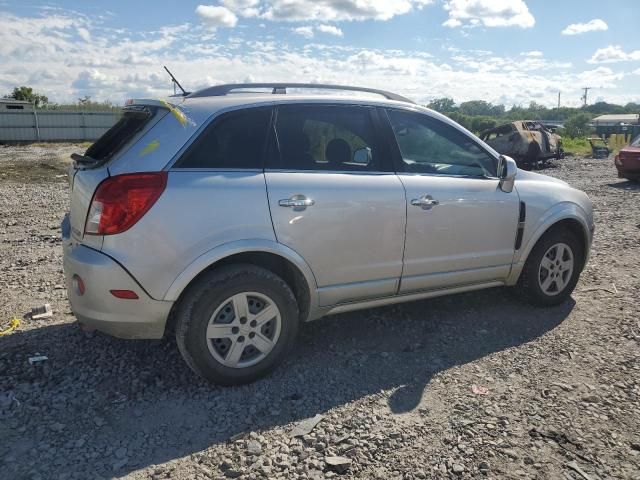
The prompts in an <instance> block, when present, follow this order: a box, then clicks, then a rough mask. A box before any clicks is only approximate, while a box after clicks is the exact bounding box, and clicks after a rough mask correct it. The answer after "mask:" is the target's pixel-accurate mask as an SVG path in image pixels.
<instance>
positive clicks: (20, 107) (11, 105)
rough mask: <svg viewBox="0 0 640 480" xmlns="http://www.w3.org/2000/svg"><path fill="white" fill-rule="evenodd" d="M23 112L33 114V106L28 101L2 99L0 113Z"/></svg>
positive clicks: (0, 100) (0, 99)
mask: <svg viewBox="0 0 640 480" xmlns="http://www.w3.org/2000/svg"><path fill="white" fill-rule="evenodd" d="M4 110H9V111H22V112H32V111H33V104H32V103H31V102H27V101H26V100H16V99H15V98H0V111H4Z"/></svg>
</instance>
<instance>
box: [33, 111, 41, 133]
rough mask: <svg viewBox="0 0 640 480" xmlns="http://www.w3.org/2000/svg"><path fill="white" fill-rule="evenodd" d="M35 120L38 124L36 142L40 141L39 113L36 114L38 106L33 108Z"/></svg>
mask: <svg viewBox="0 0 640 480" xmlns="http://www.w3.org/2000/svg"><path fill="white" fill-rule="evenodd" d="M33 118H34V120H35V123H36V140H37V141H38V142H39V141H40V127H39V126H38V112H36V106H35V105H34V106H33Z"/></svg>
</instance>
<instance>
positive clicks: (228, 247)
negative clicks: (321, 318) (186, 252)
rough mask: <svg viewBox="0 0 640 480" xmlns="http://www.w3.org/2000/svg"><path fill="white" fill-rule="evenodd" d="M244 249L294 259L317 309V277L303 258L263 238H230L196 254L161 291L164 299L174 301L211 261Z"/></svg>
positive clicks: (313, 310)
mask: <svg viewBox="0 0 640 480" xmlns="http://www.w3.org/2000/svg"><path fill="white" fill-rule="evenodd" d="M245 252H266V253H273V254H274V255H278V256H280V257H283V258H285V259H286V260H288V261H290V262H291V263H293V264H294V265H295V266H296V267H298V269H299V270H300V271H301V272H302V274H303V275H304V278H305V280H306V282H307V286H308V288H309V297H310V298H309V300H310V302H311V305H310V309H309V310H310V313H313V312H315V311H316V310H317V306H318V285H317V283H316V278H315V276H314V275H313V272H312V271H311V268H310V267H309V265H308V264H307V262H305V261H304V259H303V258H302V257H301V256H300V255H299V254H298V253H297V252H295V251H294V250H292V249H291V248H289V247H287V246H285V245H282V244H281V243H278V242H274V241H272V240H265V239H259V238H256V239H245V240H236V241H233V242H228V243H223V244H222V245H218V246H217V247H215V248H212V249H211V250H209V251H207V252H205V253H203V254H202V255H200V256H199V257H198V258H196V259H195V260H194V261H193V262H191V264H189V266H187V268H185V269H184V270H183V271H182V273H180V275H178V276H177V277H176V279H175V280H174V281H173V283H172V284H171V286H170V287H169V289H168V290H167V293H165V295H164V300H167V301H176V300H178V298H179V297H180V294H181V293H182V291H183V290H184V289H185V288H186V287H187V285H189V283H191V281H192V280H193V279H194V278H195V277H196V276H197V275H198V274H199V273H200V272H202V271H203V270H205V269H206V268H208V267H209V266H211V265H213V264H214V263H216V262H218V261H219V260H222V259H224V258H226V257H229V256H231V255H236V254H238V253H245Z"/></svg>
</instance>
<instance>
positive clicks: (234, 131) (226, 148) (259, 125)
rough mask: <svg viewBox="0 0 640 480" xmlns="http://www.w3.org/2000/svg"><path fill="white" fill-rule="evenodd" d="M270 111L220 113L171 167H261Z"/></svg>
mask: <svg viewBox="0 0 640 480" xmlns="http://www.w3.org/2000/svg"><path fill="white" fill-rule="evenodd" d="M270 121H271V108H248V109H246V110H240V111H234V112H229V113H226V114H223V115H222V116H221V117H220V118H218V119H215V120H214V121H213V122H212V123H211V125H209V126H208V127H207V128H206V129H205V130H204V131H203V132H202V133H201V134H200V137H199V138H197V139H196V140H195V142H193V144H192V145H191V147H189V149H188V150H187V151H186V153H185V154H184V155H183V156H182V158H181V159H180V160H178V162H177V163H176V165H175V167H174V168H228V169H236V168H260V169H261V168H263V164H264V163H263V153H264V145H265V141H266V138H267V131H268V129H269V122H270Z"/></svg>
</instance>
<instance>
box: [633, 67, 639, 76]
mask: <svg viewBox="0 0 640 480" xmlns="http://www.w3.org/2000/svg"><path fill="white" fill-rule="evenodd" d="M631 73H632V74H633V75H640V68H636V69H635V70H634V71H633V72H631Z"/></svg>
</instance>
